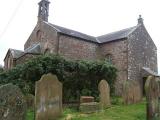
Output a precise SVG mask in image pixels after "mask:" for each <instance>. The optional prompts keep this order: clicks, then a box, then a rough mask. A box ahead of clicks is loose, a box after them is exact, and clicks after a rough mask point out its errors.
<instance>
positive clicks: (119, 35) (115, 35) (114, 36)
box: [97, 26, 137, 43]
mask: <svg viewBox="0 0 160 120" xmlns="http://www.w3.org/2000/svg"><path fill="white" fill-rule="evenodd" d="M136 28H137V26H134V27H130V28H127V29H123V30H120V31H116V32H112V33H109V34H106V35H102V36H99V37H97V39H98V40H99V41H100V43H105V42H111V41H115V40H119V39H123V38H127V37H128V36H129V35H130V34H131V33H132V32H133V31H134V30H135V29H136Z"/></svg>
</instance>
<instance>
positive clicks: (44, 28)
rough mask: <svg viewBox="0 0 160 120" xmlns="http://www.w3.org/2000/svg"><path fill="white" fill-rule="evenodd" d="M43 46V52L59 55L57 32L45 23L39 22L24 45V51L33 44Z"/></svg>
mask: <svg viewBox="0 0 160 120" xmlns="http://www.w3.org/2000/svg"><path fill="white" fill-rule="evenodd" d="M37 43H40V44H41V52H42V53H45V52H49V53H57V44H58V43H57V31H56V30H55V29H54V28H53V27H52V26H50V25H48V24H47V23H45V22H42V21H39V22H38V23H37V25H36V27H35V29H34V30H33V32H32V33H31V35H30V37H29V38H28V40H27V42H26V43H25V45H24V49H27V48H29V47H31V46H32V45H33V44H37Z"/></svg>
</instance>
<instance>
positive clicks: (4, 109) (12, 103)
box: [0, 84, 27, 120]
mask: <svg viewBox="0 0 160 120" xmlns="http://www.w3.org/2000/svg"><path fill="white" fill-rule="evenodd" d="M26 111H27V105H26V101H25V99H24V96H23V94H22V92H21V90H20V89H19V88H18V87H17V86H15V85H13V84H6V85H2V86H0V120H25V116H26Z"/></svg>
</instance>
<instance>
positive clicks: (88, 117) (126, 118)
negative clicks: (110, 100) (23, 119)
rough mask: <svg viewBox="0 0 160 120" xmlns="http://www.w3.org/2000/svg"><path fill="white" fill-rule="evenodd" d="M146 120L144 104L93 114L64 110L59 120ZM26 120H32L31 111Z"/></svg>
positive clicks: (114, 108) (115, 106)
mask: <svg viewBox="0 0 160 120" xmlns="http://www.w3.org/2000/svg"><path fill="white" fill-rule="evenodd" d="M66 118H72V119H71V120H146V104H145V102H142V103H138V104H134V105H113V106H112V107H110V108H108V109H106V110H104V111H101V112H97V113H93V114H81V113H80V112H78V111H76V110H75V109H71V108H66V109H65V110H64V112H63V116H62V117H61V118H59V120H65V119H66ZM27 120H34V117H33V111H31V110H29V111H28V114H27Z"/></svg>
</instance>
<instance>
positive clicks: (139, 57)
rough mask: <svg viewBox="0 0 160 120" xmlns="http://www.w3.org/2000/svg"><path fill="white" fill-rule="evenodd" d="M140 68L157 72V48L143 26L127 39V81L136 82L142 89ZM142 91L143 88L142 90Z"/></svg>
mask: <svg viewBox="0 0 160 120" xmlns="http://www.w3.org/2000/svg"><path fill="white" fill-rule="evenodd" d="M142 67H148V68H150V69H151V70H153V71H155V72H157V48H156V46H155V44H154V43H153V41H152V39H151V37H150V36H149V34H148V33H147V31H146V30H145V27H144V26H143V25H140V26H139V27H137V29H136V30H135V31H134V32H133V33H132V34H131V35H130V36H129V39H128V80H136V81H138V82H140V85H141V87H143V84H144V83H143V76H141V75H142ZM142 89H143V88H142Z"/></svg>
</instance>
